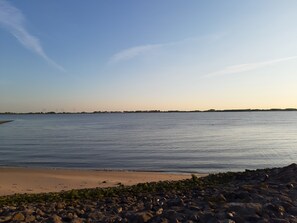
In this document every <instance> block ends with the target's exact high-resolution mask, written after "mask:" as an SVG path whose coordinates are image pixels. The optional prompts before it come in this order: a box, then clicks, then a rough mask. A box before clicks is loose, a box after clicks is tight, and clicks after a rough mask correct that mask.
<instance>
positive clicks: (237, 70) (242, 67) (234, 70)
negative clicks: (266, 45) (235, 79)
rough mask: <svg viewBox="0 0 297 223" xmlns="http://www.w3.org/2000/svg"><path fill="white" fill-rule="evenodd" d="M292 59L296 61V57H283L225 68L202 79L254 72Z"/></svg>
mask: <svg viewBox="0 0 297 223" xmlns="http://www.w3.org/2000/svg"><path fill="white" fill-rule="evenodd" d="M294 59H297V56H293V57H285V58H280V59H275V60H269V61H264V62H258V63H246V64H237V65H233V66H228V67H225V68H223V69H222V70H218V71H215V72H213V73H209V74H207V75H205V76H204V77H214V76H221V75H227V74H236V73H242V72H246V71H251V70H256V69H259V68H262V67H266V66H269V65H273V64H277V63H280V62H283V61H288V60H294Z"/></svg>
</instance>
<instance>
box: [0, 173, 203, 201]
mask: <svg viewBox="0 0 297 223" xmlns="http://www.w3.org/2000/svg"><path fill="white" fill-rule="evenodd" d="M201 176H202V175H201ZM190 177H191V175H190V174H169V173H162V172H133V171H96V170H67V169H30V168H0V196H1V195H9V194H15V193H41V192H58V191H62V190H71V189H80V188H94V187H111V186H116V185H117V184H119V183H122V184H124V185H133V184H137V183H143V182H154V181H161V180H181V179H186V178H190Z"/></svg>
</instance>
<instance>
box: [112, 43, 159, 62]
mask: <svg viewBox="0 0 297 223" xmlns="http://www.w3.org/2000/svg"><path fill="white" fill-rule="evenodd" d="M164 45H165V44H150V45H142V46H136V47H131V48H128V49H125V50H123V51H120V52H118V53H116V54H114V55H113V56H112V57H111V59H110V61H109V62H110V63H117V62H120V61H125V60H130V59H132V58H134V57H137V56H140V55H142V54H144V53H147V52H149V51H151V50H154V49H157V48H161V47H162V46H164Z"/></svg>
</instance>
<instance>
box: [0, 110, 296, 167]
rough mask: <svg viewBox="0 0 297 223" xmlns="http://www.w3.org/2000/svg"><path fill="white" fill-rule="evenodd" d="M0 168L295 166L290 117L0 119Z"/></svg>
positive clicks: (258, 114)
mask: <svg viewBox="0 0 297 223" xmlns="http://www.w3.org/2000/svg"><path fill="white" fill-rule="evenodd" d="M11 119H13V120H14V121H13V122H11V123H6V124H3V125H0V166H26V167H62V168H91V169H129V170H153V171H155V170H156V171H157V170H161V171H168V172H217V171H228V170H244V169H255V168H263V167H272V166H283V165H287V164H290V163H292V162H297V112H225V113H152V114H148V113H142V114H81V115H0V120H11Z"/></svg>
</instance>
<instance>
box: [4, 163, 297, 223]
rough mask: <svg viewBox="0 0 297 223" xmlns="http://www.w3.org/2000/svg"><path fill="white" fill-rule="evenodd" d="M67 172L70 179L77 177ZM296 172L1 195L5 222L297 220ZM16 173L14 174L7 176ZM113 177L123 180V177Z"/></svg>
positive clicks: (134, 175)
mask: <svg viewBox="0 0 297 223" xmlns="http://www.w3.org/2000/svg"><path fill="white" fill-rule="evenodd" d="M63 171H64V170H63ZM63 171H62V172H61V175H62V176H63V177H64V178H65V176H66V175H67V176H69V175H70V176H71V177H70V178H73V177H74V176H73V175H71V174H65V172H63ZM296 171H297V165H296V164H291V165H289V166H286V167H283V168H271V169H258V170H246V171H245V172H233V173H232V172H228V173H218V174H209V175H208V176H206V177H200V178H199V177H197V176H195V175H192V176H191V178H188V179H184V180H179V181H162V182H161V181H160V182H155V183H143V184H137V185H133V186H123V185H117V186H116V187H109V188H95V189H80V190H70V191H62V192H59V193H43V194H21V195H20V194H17V195H11V196H0V222H44V223H48V222H52V223H63V222H76V223H83V222H90V223H91V222H110V223H111V222H125V223H127V222H135V223H137V222H139V223H143V222H150V223H159V222H164V223H169V222H189V223H190V222H209V223H216V222H222V223H223V222H229V223H234V222H262V223H264V222H279V223H286V222H288V223H289V222H297V217H296V216H297V203H296V199H297V187H296V186H297V184H296V182H297V177H296ZM50 172H51V173H52V171H50ZM10 173H12V175H13V174H14V173H13V172H7V175H6V176H8V175H9V174H10ZM103 173H104V174H105V176H106V174H107V175H110V173H108V172H103ZM113 173H114V174H115V175H114V177H115V179H117V181H116V182H119V176H121V177H122V174H121V173H120V174H119V173H118V172H113ZM35 174H36V176H35V178H34V177H33V178H31V179H28V180H26V181H24V179H23V182H29V181H30V180H32V179H37V178H36V177H37V176H38V175H39V174H40V172H38V171H37V172H35ZM101 174H102V173H101ZM127 174H128V175H129V176H130V177H131V178H137V176H139V175H137V174H141V176H140V178H139V180H142V179H144V178H145V179H146V180H145V181H148V180H149V179H154V180H155V179H156V178H150V177H151V174H152V175H154V173H145V172H143V173H127ZM131 174H132V175H131ZM142 174H145V177H144V176H143V175H142ZM156 174H157V176H159V174H160V173H156ZM33 175H34V174H33ZM45 175H46V176H49V177H52V176H51V175H50V174H45ZM55 175H59V174H55ZM125 175H126V173H124V174H123V176H125ZM128 175H126V176H125V177H124V178H122V179H126V180H127V176H128ZM27 176H29V175H28V174H27ZM155 176H156V175H155ZM2 177H3V175H2ZM15 177H17V176H16V175H15ZM23 177H25V176H24V175H23ZM128 178H129V177H128ZM102 179H104V178H101V179H100V181H101V180H102ZM105 179H107V178H105ZM158 179H160V178H158ZM3 180H5V179H1V185H3V183H2V182H3ZM139 180H136V181H139ZM116 182H114V183H116ZM122 182H124V181H122ZM127 182H129V180H127ZM130 183H132V181H130Z"/></svg>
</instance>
